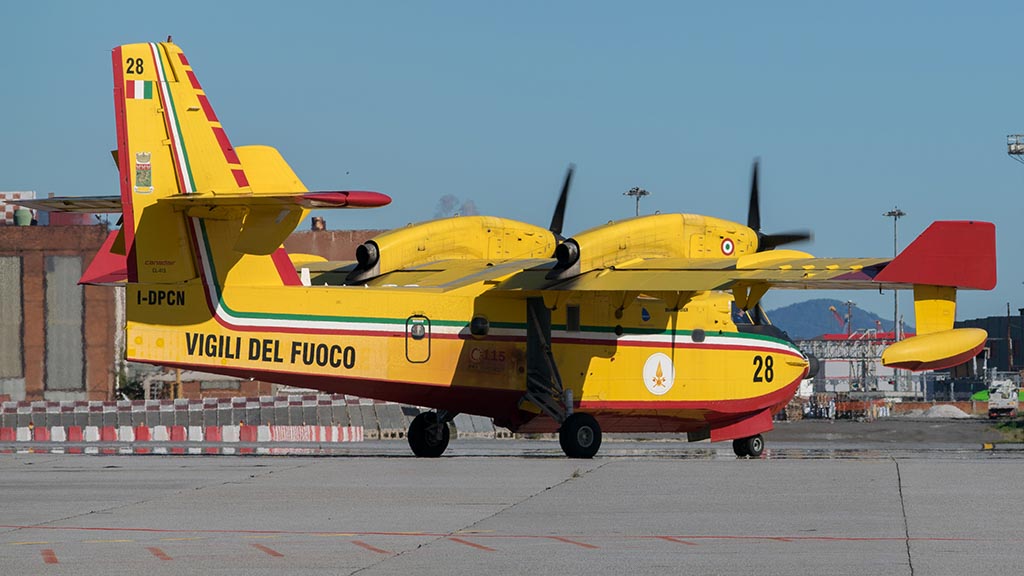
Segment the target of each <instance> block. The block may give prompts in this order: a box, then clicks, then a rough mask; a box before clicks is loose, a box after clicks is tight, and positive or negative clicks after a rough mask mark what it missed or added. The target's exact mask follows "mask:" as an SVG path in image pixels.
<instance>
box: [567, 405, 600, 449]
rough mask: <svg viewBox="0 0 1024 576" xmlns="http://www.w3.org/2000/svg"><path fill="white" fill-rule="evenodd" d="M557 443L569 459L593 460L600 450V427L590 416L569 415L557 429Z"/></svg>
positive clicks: (577, 413)
mask: <svg viewBox="0 0 1024 576" xmlns="http://www.w3.org/2000/svg"><path fill="white" fill-rule="evenodd" d="M558 443H559V444H560V445H561V446H562V452H565V455H566V456H568V457H569V458H593V457H594V454H597V451H598V450H599V449H600V448H601V427H600V426H598V424H597V420H595V419H594V417H593V416H591V415H590V414H584V413H582V412H575V413H573V414H570V415H569V416H568V417H567V418H566V419H565V421H564V422H562V427H561V428H559V429H558Z"/></svg>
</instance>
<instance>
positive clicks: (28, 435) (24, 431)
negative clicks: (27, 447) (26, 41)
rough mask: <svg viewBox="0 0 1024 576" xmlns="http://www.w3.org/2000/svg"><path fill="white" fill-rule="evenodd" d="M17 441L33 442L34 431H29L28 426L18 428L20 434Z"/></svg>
mask: <svg viewBox="0 0 1024 576" xmlns="http://www.w3.org/2000/svg"><path fill="white" fill-rule="evenodd" d="M16 440H17V441H18V442H31V441H32V431H31V430H29V428H28V426H19V427H18V432H17V438H16Z"/></svg>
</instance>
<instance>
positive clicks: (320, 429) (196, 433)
mask: <svg viewBox="0 0 1024 576" xmlns="http://www.w3.org/2000/svg"><path fill="white" fill-rule="evenodd" d="M362 441H363V427H362V426H151V427H150V426H67V427H64V426H34V427H32V426H19V427H17V428H10V427H7V428H0V442H57V443H64V442H71V443H81V442H86V443H88V442H119V443H124V442H176V443H183V442H190V443H193V442H207V443H279V442H298V443H303V444H335V443H340V442H362Z"/></svg>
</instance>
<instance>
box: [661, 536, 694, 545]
mask: <svg viewBox="0 0 1024 576" xmlns="http://www.w3.org/2000/svg"><path fill="white" fill-rule="evenodd" d="M655 538H657V539H659V540H665V541H666V542H675V543H676V544H686V545H687V546H700V544H697V543H696V542H689V541H686V540H681V539H679V538H676V537H675V536H655Z"/></svg>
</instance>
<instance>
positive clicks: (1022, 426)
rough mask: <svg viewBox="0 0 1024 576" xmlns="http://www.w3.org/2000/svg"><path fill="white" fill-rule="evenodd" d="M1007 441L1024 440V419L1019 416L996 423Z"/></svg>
mask: <svg viewBox="0 0 1024 576" xmlns="http://www.w3.org/2000/svg"><path fill="white" fill-rule="evenodd" d="M996 430H999V433H1000V434H1002V435H1003V440H1004V441H1005V442H1024V420H1022V419H1020V418H1017V419H1015V420H1009V421H1006V422H1000V423H999V424H996Z"/></svg>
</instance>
